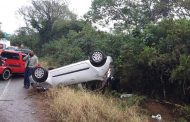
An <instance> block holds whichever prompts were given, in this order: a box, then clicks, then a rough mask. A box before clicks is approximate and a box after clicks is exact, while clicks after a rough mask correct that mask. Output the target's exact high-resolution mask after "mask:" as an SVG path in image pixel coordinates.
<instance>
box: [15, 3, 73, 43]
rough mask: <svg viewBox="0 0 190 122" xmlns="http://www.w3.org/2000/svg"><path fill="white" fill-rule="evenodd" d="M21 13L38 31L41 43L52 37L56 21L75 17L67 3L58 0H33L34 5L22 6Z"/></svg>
mask: <svg viewBox="0 0 190 122" xmlns="http://www.w3.org/2000/svg"><path fill="white" fill-rule="evenodd" d="M19 13H20V15H22V16H23V17H24V19H25V21H26V22H27V23H28V25H30V26H32V28H34V29H35V30H37V31H38V33H39V37H40V43H39V44H40V45H41V44H44V43H46V42H49V41H50V40H51V39H52V38H51V37H52V36H53V35H52V33H53V32H52V31H53V26H54V24H55V23H56V21H64V20H71V19H75V15H74V14H73V13H72V12H71V11H70V10H69V9H68V6H67V4H66V3H65V2H61V1H58V0H42V1H41V0H32V5H31V6H25V7H22V8H20V10H19Z"/></svg>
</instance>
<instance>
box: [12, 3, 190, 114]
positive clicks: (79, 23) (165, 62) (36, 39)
mask: <svg viewBox="0 0 190 122" xmlns="http://www.w3.org/2000/svg"><path fill="white" fill-rule="evenodd" d="M189 6H190V2H189V0H183V1H182V0H174V1H169V0H159V1H154V0H151V1H150V0H140V2H136V1H134V0H127V1H125V0H124V1H121V0H93V2H92V6H91V9H90V10H89V12H88V13H87V14H86V15H85V16H84V18H83V19H77V15H75V14H74V13H72V12H71V11H70V10H69V9H68V5H67V4H66V2H60V1H58V0H43V1H41V0H33V1H32V4H31V6H25V7H22V8H21V9H20V10H19V13H20V15H21V16H22V17H24V18H25V20H26V23H27V25H28V26H27V27H22V28H20V29H18V30H17V31H16V33H15V34H14V35H13V36H12V37H11V43H12V45H21V44H23V45H24V46H25V47H28V48H30V49H32V50H34V51H35V52H36V53H37V55H38V56H39V57H41V58H42V59H44V60H46V61H48V64H46V65H48V66H51V67H59V66H63V65H67V64H70V63H73V62H77V61H81V60H84V59H87V58H88V55H89V54H90V53H91V52H92V51H93V50H101V51H103V52H105V53H106V54H107V55H110V56H112V57H113V60H114V68H115V76H117V78H119V79H120V84H121V85H120V86H121V87H120V90H119V91H118V92H120V93H121V92H127V93H138V94H141V95H145V96H147V97H149V98H153V99H158V100H168V101H172V102H175V103H180V104H187V105H188V104H189V103H190V75H189V74H190V34H189V33H190V20H189V16H190V14H189V13H190V7H189ZM94 23H95V24H98V25H100V26H103V27H108V25H109V23H112V24H113V23H114V26H113V27H111V30H110V31H109V32H102V31H100V30H98V28H97V27H95V25H94ZM187 114H188V111H187ZM89 116H90V115H89ZM187 116H189V115H187Z"/></svg>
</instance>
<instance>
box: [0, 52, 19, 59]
mask: <svg viewBox="0 0 190 122" xmlns="http://www.w3.org/2000/svg"><path fill="white" fill-rule="evenodd" d="M1 56H2V57H4V58H7V59H14V60H19V59H20V58H19V54H18V53H10V52H2V53H1Z"/></svg>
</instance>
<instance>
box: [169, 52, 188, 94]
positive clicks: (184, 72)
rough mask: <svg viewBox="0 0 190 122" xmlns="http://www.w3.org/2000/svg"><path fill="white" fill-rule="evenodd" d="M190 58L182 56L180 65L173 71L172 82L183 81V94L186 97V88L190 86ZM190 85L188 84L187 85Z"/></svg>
mask: <svg viewBox="0 0 190 122" xmlns="http://www.w3.org/2000/svg"><path fill="white" fill-rule="evenodd" d="M189 73H190V56H186V55H182V56H181V57H180V64H179V65H178V66H177V67H176V68H175V69H174V70H173V71H172V74H171V78H172V80H177V81H178V82H179V81H180V80H182V82H183V83H182V89H183V94H184V96H186V92H185V91H186V88H187V87H188V86H190V84H189V82H190V75H189ZM187 83H188V84H187Z"/></svg>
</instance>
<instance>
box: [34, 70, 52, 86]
mask: <svg viewBox="0 0 190 122" xmlns="http://www.w3.org/2000/svg"><path fill="white" fill-rule="evenodd" d="M47 77H48V71H47V70H46V69H45V68H43V67H36V68H34V70H33V72H32V78H33V79H34V81H36V82H39V83H41V82H45V81H46V79H47Z"/></svg>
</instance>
